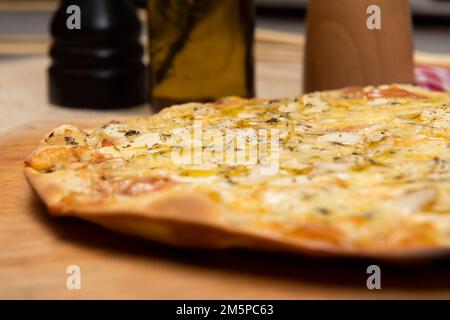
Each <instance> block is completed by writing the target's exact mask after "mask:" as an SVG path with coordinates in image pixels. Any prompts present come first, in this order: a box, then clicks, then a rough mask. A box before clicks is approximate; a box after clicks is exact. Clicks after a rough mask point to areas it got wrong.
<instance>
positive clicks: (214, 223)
mask: <svg viewBox="0 0 450 320" xmlns="http://www.w3.org/2000/svg"><path fill="white" fill-rule="evenodd" d="M24 172H25V176H26V178H27V180H28V181H29V183H30V185H31V186H32V187H33V189H34V190H35V191H36V192H37V194H38V195H39V197H40V198H41V199H42V200H43V201H44V203H45V204H46V206H47V208H48V209H49V212H50V213H51V214H52V215H53V216H72V217H77V218H81V219H84V220H88V221H91V222H94V223H96V224H99V225H102V226H104V227H106V228H108V229H111V230H114V231H117V232H120V233H124V234H128V235H132V236H137V237H141V238H145V239H149V240H154V241H158V242H162V243H165V244H169V245H173V246H178V247H188V248H201V249H225V248H251V249H257V250H263V251H276V252H285V253H291V254H298V255H304V256H318V257H346V258H363V259H366V258H367V259H377V260H387V261H397V262H398V261H400V262H401V261H409V260H424V259H431V258H433V259H435V258H444V257H449V256H450V250H448V249H446V248H436V247H426V248H398V249H393V250H392V249H389V250H366V249H364V248H361V247H354V246H350V245H346V244H345V239H342V240H343V241H342V243H330V242H326V241H320V240H317V238H308V235H307V234H305V235H304V236H302V237H298V239H296V238H293V237H285V236H283V235H282V234H280V233H277V232H276V231H270V230H265V229H264V230H263V229H259V228H257V227H252V226H245V227H242V226H234V225H231V224H230V223H227V222H225V221H223V219H221V210H225V209H224V208H222V207H221V206H220V205H219V204H217V203H214V202H213V201H212V200H210V199H209V198H207V197H206V196H204V195H201V194H197V193H194V192H182V193H180V192H175V191H171V190H166V191H159V192H155V193H152V194H150V195H146V196H140V197H137V198H130V199H129V200H128V199H127V200H125V201H120V202H115V203H100V204H86V205H83V206H80V205H74V206H70V205H67V204H61V203H62V202H61V200H62V198H63V197H64V195H65V194H66V192H67V191H68V190H66V189H65V186H64V184H63V183H62V182H60V181H58V179H49V178H48V176H46V175H45V174H42V173H39V172H38V171H36V170H34V169H33V168H30V167H25V170H24ZM297 236H298V235H297Z"/></svg>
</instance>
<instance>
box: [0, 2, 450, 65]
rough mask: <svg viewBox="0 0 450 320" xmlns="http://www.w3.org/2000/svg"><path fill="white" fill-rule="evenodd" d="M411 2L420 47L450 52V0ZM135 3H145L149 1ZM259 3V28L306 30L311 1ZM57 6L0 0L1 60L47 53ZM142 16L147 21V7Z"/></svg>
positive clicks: (293, 32)
mask: <svg viewBox="0 0 450 320" xmlns="http://www.w3.org/2000/svg"><path fill="white" fill-rule="evenodd" d="M410 1H411V5H412V9H413V13H414V27H415V34H414V40H415V47H416V49H417V50H420V51H427V52H434V53H443V54H448V53H450V0H410ZM135 2H136V3H137V4H139V5H141V6H144V5H145V1H138V0H137V1H135ZM255 3H256V6H257V26H258V27H259V28H261V29H267V30H272V31H281V32H284V33H289V34H293V35H301V34H303V33H304V30H305V14H306V8H307V5H308V1H307V0H255ZM56 6H57V1H56V0H46V1H42V0H0V60H7V59H14V58H18V57H23V56H29V55H44V54H46V53H47V51H48V46H49V36H48V29H49V23H50V19H51V16H52V13H53V11H54V9H55V8H56ZM140 18H141V19H142V20H145V11H144V10H142V12H141V15H140ZM143 29H144V30H143V31H144V32H145V28H143Z"/></svg>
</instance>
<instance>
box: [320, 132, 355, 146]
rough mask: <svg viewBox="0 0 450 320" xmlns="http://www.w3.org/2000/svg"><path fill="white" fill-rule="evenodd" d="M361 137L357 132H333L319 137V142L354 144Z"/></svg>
mask: <svg viewBox="0 0 450 320" xmlns="http://www.w3.org/2000/svg"><path fill="white" fill-rule="evenodd" d="M361 139H362V137H361V136H360V135H359V134H355V133H349V132H333V133H329V134H326V135H323V136H321V137H319V141H321V142H329V143H334V144H338V145H345V146H349V145H355V144H357V143H359V142H360V141H361Z"/></svg>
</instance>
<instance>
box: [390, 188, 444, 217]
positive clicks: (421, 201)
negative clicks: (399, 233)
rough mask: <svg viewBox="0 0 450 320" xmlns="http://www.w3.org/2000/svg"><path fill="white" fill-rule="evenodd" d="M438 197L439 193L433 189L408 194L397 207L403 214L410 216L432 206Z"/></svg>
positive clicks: (400, 200) (398, 202)
mask: <svg viewBox="0 0 450 320" xmlns="http://www.w3.org/2000/svg"><path fill="white" fill-rule="evenodd" d="M436 197H437V192H436V190H434V189H432V188H425V189H421V190H416V191H412V192H408V193H407V194H405V195H404V196H402V197H401V198H400V199H399V200H398V201H397V207H398V208H399V209H400V211H401V213H402V214H405V215H409V214H412V213H416V212H419V211H420V210H422V209H424V208H425V207H426V206H429V205H431V204H432V203H433V202H434V201H435V199H436Z"/></svg>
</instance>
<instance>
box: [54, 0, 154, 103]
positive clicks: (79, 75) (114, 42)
mask: <svg viewBox="0 0 450 320" xmlns="http://www.w3.org/2000/svg"><path fill="white" fill-rule="evenodd" d="M140 32H141V25H140V22H139V20H138V18H137V14H136V7H135V6H134V4H133V3H132V2H131V1H129V0H61V5H60V7H59V9H58V10H57V11H56V13H55V15H54V18H53V21H52V24H51V33H52V36H53V38H54V43H53V45H52V47H51V51H50V56H51V58H52V65H51V66H50V68H49V97H50V102H51V103H53V104H57V105H62V106H67V107H77V108H93V109H108V108H120V107H128V106H132V105H139V104H142V103H144V102H146V101H147V81H146V79H147V75H146V69H145V66H144V64H143V61H142V57H143V48H142V46H141V45H140V43H139V36H140Z"/></svg>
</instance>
